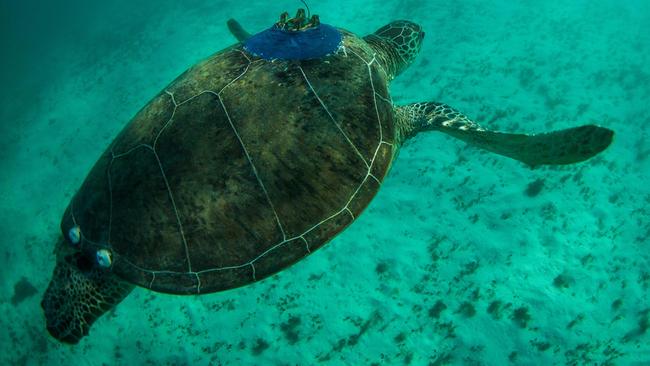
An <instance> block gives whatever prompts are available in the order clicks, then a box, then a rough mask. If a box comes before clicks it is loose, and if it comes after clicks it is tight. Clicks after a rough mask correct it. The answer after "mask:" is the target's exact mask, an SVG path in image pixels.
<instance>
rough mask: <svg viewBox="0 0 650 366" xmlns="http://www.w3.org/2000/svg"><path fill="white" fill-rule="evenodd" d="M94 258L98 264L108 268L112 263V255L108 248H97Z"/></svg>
mask: <svg viewBox="0 0 650 366" xmlns="http://www.w3.org/2000/svg"><path fill="white" fill-rule="evenodd" d="M95 260H96V261H97V265H98V266H100V267H102V268H108V267H110V266H111V264H112V263H113V255H112V254H111V251H110V250H108V249H99V250H98V251H97V253H95Z"/></svg>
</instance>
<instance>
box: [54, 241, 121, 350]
mask: <svg viewBox="0 0 650 366" xmlns="http://www.w3.org/2000/svg"><path fill="white" fill-rule="evenodd" d="M56 252H57V263H56V267H55V268H54V273H53V274H52V280H51V281H50V285H49V286H48V288H47V291H45V295H43V300H42V301H41V307H42V308H43V312H44V313H45V319H46V324H47V330H48V332H50V334H51V335H52V336H53V337H54V338H56V339H58V340H59V341H61V342H65V343H70V344H75V343H78V342H79V340H81V338H82V337H83V336H85V335H87V334H88V330H89V329H90V326H91V325H92V324H93V322H94V321H95V320H96V319H97V318H99V317H100V316H101V315H102V314H104V313H105V312H106V311H108V310H110V309H111V308H113V306H115V305H116V304H117V303H119V302H120V301H121V300H122V299H123V298H124V297H125V296H126V295H128V294H129V292H130V291H131V289H132V288H133V285H131V284H129V283H126V282H124V281H122V280H120V279H119V278H118V277H117V276H116V275H115V274H113V273H112V272H111V271H110V269H109V268H107V266H106V265H105V264H106V260H107V258H106V255H107V254H106V250H105V249H102V250H96V251H84V250H81V248H80V246H79V243H74V242H73V241H71V242H67V241H65V240H63V239H60V240H59V242H58V244H57V247H56ZM109 258H110V257H109Z"/></svg>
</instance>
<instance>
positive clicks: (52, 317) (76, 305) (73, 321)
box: [41, 255, 94, 344]
mask: <svg viewBox="0 0 650 366" xmlns="http://www.w3.org/2000/svg"><path fill="white" fill-rule="evenodd" d="M74 258H75V257H74V255H72V256H66V257H65V258H62V259H60V260H59V261H58V262H57V264H56V267H55V268H54V273H53V274H52V280H51V281H50V285H49V286H48V288H47V291H45V295H43V300H42V301H41V308H43V312H44V313H45V320H46V325H47V331H48V332H49V333H50V334H51V335H52V337H54V338H56V339H58V340H59V341H61V342H64V343H69V344H76V343H78V342H79V340H81V338H82V337H83V336H85V335H87V334H88V329H89V328H90V324H92V321H94V318H92V317H90V316H88V315H91V314H84V313H85V312H84V309H83V307H82V305H83V304H81V303H80V302H79V301H78V300H79V298H80V297H83V295H84V291H85V287H86V286H87V285H88V284H87V282H88V279H87V278H86V276H85V275H84V273H83V272H82V271H81V269H80V268H79V267H78V266H77V263H74V262H75V261H74ZM77 261H83V259H82V258H77Z"/></svg>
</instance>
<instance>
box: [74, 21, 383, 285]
mask: <svg viewBox="0 0 650 366" xmlns="http://www.w3.org/2000/svg"><path fill="white" fill-rule="evenodd" d="M341 32H342V33H343V41H342V47H341V48H340V49H339V50H338V51H337V52H336V53H335V54H332V55H328V56H327V57H325V58H323V59H320V60H311V61H277V60H276V61H273V62H270V61H266V60H263V59H260V58H257V57H255V56H253V55H251V54H248V53H247V52H246V51H244V50H243V48H242V46H241V45H235V46H233V47H230V48H228V49H225V50H223V51H221V52H218V53H216V54H215V55H213V56H211V57H209V58H207V59H206V60H204V61H202V62H200V63H199V64H197V65H195V66H193V67H192V68H190V69H189V70H187V71H186V72H185V73H183V74H182V75H181V76H179V77H178V78H177V79H176V80H175V81H174V82H172V83H171V84H170V85H169V86H168V87H167V88H165V89H164V90H163V91H162V92H161V93H160V94H158V95H157V96H156V97H155V98H154V99H153V100H151V101H150V102H149V103H148V104H147V105H146V106H145V107H144V108H143V109H142V110H140V111H139V112H138V113H137V114H136V116H135V117H134V118H133V119H132V120H131V121H130V122H129V124H128V125H127V126H126V127H125V128H124V130H123V131H122V132H121V133H120V134H119V135H118V137H117V138H116V139H115V140H114V141H113V143H112V144H111V145H110V146H109V148H108V149H107V150H106V152H105V153H104V154H103V155H102V156H101V158H100V159H99V161H98V162H97V163H96V164H95V166H94V167H93V169H92V171H91V172H90V173H89V175H88V176H87V178H86V180H85V181H84V183H83V185H82V186H81V188H80V190H79V191H78V192H77V194H76V195H75V196H74V197H73V199H72V200H71V203H70V205H69V206H68V208H67V210H66V212H65V214H64V217H63V220H62V223H61V228H62V231H63V233H64V235H66V236H67V233H68V232H69V231H70V229H71V228H73V227H75V225H78V227H79V228H80V229H81V244H80V246H79V247H80V248H81V249H80V250H82V251H85V252H86V253H89V254H88V255H92V253H94V251H95V250H97V249H98V248H109V249H110V250H111V252H112V256H113V262H112V267H111V269H110V270H112V271H113V272H114V273H116V274H117V275H119V276H120V277H122V278H123V279H125V280H127V281H129V282H132V283H134V284H137V285H140V286H143V287H146V288H150V289H152V290H155V291H161V292H169V293H181V294H188V293H206V292H214V291H221V290H225V289H230V288H234V287H238V286H242V285H245V284H248V283H251V282H253V281H256V280H260V279H262V278H264V277H267V276H269V275H271V274H274V273H276V272H278V271H280V270H282V269H284V268H286V267H288V266H289V265H291V264H293V263H295V262H297V261H298V260H300V259H301V258H304V257H305V256H307V255H308V254H310V253H312V252H314V251H315V250H316V249H318V248H320V247H321V246H323V244H325V243H326V242H328V241H329V240H330V239H332V237H334V236H335V235H336V234H337V233H339V232H340V231H341V230H343V229H344V228H345V227H346V226H348V225H349V224H350V223H351V222H352V221H353V220H354V219H355V218H356V217H358V216H359V214H361V212H362V211H363V209H364V208H365V207H366V206H367V205H368V203H369V202H370V200H371V199H372V197H373V196H374V195H375V194H376V193H377V190H378V189H379V187H380V185H381V181H382V180H383V178H384V176H385V175H386V173H387V171H388V169H389V166H390V164H391V160H392V158H393V153H394V151H395V149H396V146H395V145H394V137H395V129H394V124H393V109H392V104H391V102H390V97H389V95H388V90H387V75H386V72H385V70H384V69H383V67H382V65H380V64H379V63H378V62H377V60H376V59H375V54H374V52H375V51H374V50H373V49H372V48H370V47H369V46H368V45H367V44H366V42H365V41H363V40H362V39H360V38H358V37H356V36H354V35H352V34H351V33H349V32H346V31H343V30H341Z"/></svg>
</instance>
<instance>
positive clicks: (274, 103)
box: [41, 10, 613, 343]
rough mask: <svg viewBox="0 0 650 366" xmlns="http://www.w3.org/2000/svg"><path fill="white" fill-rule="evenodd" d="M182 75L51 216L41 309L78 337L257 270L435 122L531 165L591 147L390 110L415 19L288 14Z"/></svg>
mask: <svg viewBox="0 0 650 366" xmlns="http://www.w3.org/2000/svg"><path fill="white" fill-rule="evenodd" d="M228 25H229V27H230V30H231V32H232V33H233V35H234V36H235V37H236V38H237V39H238V41H239V42H238V43H237V44H235V45H233V46H231V47H228V48H226V49H224V50H222V51H220V52H218V53H216V54H214V55H213V56H210V57H208V58H207V59H205V60H204V61H202V62H200V63H198V64H197V65H195V66H193V67H191V68H190V69H188V70H187V71H186V72H185V73H183V74H182V75H180V76H179V77H178V78H177V79H176V80H175V81H173V82H172V83H171V84H170V85H169V86H168V87H166V88H165V89H164V90H163V91H162V92H161V93H159V94H158V95H157V96H156V97H154V98H153V100H151V101H150V102H149V103H148V104H147V105H146V106H145V107H144V108H143V109H142V110H140V111H139V112H138V113H137V114H136V116H135V117H134V118H133V119H132V120H131V121H130V123H129V124H128V125H126V127H125V128H124V130H123V131H122V132H121V133H120V134H119V135H118V136H117V137H116V138H115V140H114V141H113V142H112V143H111V145H110V146H109V147H108V149H107V150H106V152H105V153H104V154H103V155H102V156H101V157H100V158H99V160H98V162H97V163H96V164H95V166H94V167H93V169H92V170H91V172H90V173H89V175H88V176H87V178H86V180H85V181H84V183H83V185H82V186H81V188H80V189H79V191H78V192H77V193H76V194H75V196H74V197H73V198H72V200H71V202H70V204H69V206H68V208H67V209H66V211H65V213H64V215H63V219H62V222H61V229H62V233H63V235H62V237H61V238H60V239H59V241H58V243H57V247H56V259H57V263H56V267H55V269H54V273H53V276H52V280H51V283H50V285H49V287H48V289H47V291H46V292H45V295H44V297H43V300H42V303H41V306H42V307H43V309H44V312H45V317H46V321H47V329H48V331H49V332H50V334H51V335H52V336H54V337H55V338H57V339H59V340H60V341H63V342H67V343H77V342H78V341H79V340H80V339H81V338H82V337H83V336H84V335H86V334H87V333H88V330H89V328H90V326H91V324H92V323H93V322H94V321H95V320H96V319H97V318H98V317H99V316H101V315H102V314H103V313H104V312H106V311H107V310H109V309H111V308H112V307H114V306H115V305H116V304H118V303H119V302H120V301H121V300H122V299H123V298H124V297H125V296H126V295H128V294H129V292H130V291H131V290H132V289H133V288H134V286H136V285H137V286H141V287H144V288H147V289H151V290H154V291H159V292H165V293H173V294H204V293H210V292H215V291H222V290H226V289H231V288H235V287H239V286H243V285H246V284H249V283H252V282H255V281H259V280H261V279H263V278H265V277H268V276H270V275H272V274H274V273H276V272H278V271H280V270H282V269H284V268H287V267H288V266H290V265H292V264H293V263H296V262H297V261H299V260H300V259H302V258H304V257H305V256H307V255H309V254H310V253H312V252H314V251H315V250H316V249H318V248H320V247H321V246H323V245H324V244H325V243H326V242H328V241H329V240H330V239H332V238H333V237H334V236H335V235H336V234H338V233H339V232H341V231H342V230H343V229H344V228H346V227H347V226H348V225H349V224H350V223H351V222H352V221H353V220H354V219H356V218H357V217H359V215H360V214H361V213H362V211H363V210H364V208H365V207H366V206H367V205H368V203H369V202H370V200H371V199H372V198H373V197H374V196H375V194H376V193H377V191H378V189H379V187H380V186H381V183H382V181H383V179H384V178H385V177H386V174H387V172H388V170H389V168H390V166H391V163H392V161H393V159H394V158H395V157H396V155H397V151H398V149H399V147H400V146H401V145H402V144H403V143H404V141H405V140H407V139H409V138H411V137H413V136H414V135H415V134H416V133H418V132H421V131H440V132H444V133H446V134H448V135H451V136H453V137H456V138H458V139H461V140H463V141H465V142H467V143H470V144H473V145H476V146H479V147H481V148H484V149H487V150H489V151H493V152H495V153H497V154H501V155H505V156H507V157H510V158H513V159H516V160H519V161H522V162H524V163H525V164H527V165H529V166H537V165H542V164H570V163H576V162H580V161H583V160H586V159H588V158H590V157H592V156H594V155H595V154H597V153H599V152H601V151H603V150H604V149H605V148H606V147H607V146H608V145H609V144H610V142H611V141H612V136H613V132H612V131H611V130H608V129H606V128H602V127H597V126H594V125H587V126H582V127H577V128H570V129H566V130H561V131H556V132H551V133H547V134H540V135H523V134H509V133H499V132H491V131H487V130H485V129H483V128H481V127H480V126H479V125H477V124H476V123H474V122H472V121H471V120H469V119H468V118H467V117H465V116H463V115H462V114H460V113H459V112H457V111H455V110H454V109H452V108H451V107H449V106H447V105H445V104H440V103H434V102H426V103H415V104H410V105H403V106H396V105H394V104H393V102H392V100H391V97H390V95H389V93H388V85H389V82H390V81H391V80H393V78H395V77H396V76H398V75H399V74H400V73H401V72H402V71H404V69H406V68H407V67H408V66H409V65H410V64H411V63H412V62H413V60H414V59H415V57H416V55H417V54H418V51H419V50H420V46H421V44H422V41H423V39H424V32H423V31H422V28H421V27H420V26H419V25H417V24H415V23H413V22H410V21H405V20H400V21H395V22H392V23H390V24H388V25H386V26H384V27H381V28H379V30H377V31H376V32H374V33H372V34H370V35H367V36H365V37H363V38H361V37H357V36H355V35H354V34H352V33H351V32H349V31H346V30H344V29H340V28H335V27H333V26H330V25H327V24H324V23H321V22H320V19H319V18H318V17H316V16H312V17H310V16H309V15H305V13H304V11H303V10H301V11H299V13H298V15H297V16H296V17H294V18H289V17H288V16H287V14H283V15H282V16H281V17H280V21H279V22H277V23H275V24H274V25H273V26H272V27H271V28H269V29H267V30H265V31H263V32H261V33H258V34H255V35H250V34H249V33H247V32H246V31H245V30H244V29H243V28H242V27H241V26H240V25H239V24H238V23H237V22H236V21H234V20H231V21H229V23H228Z"/></svg>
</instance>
